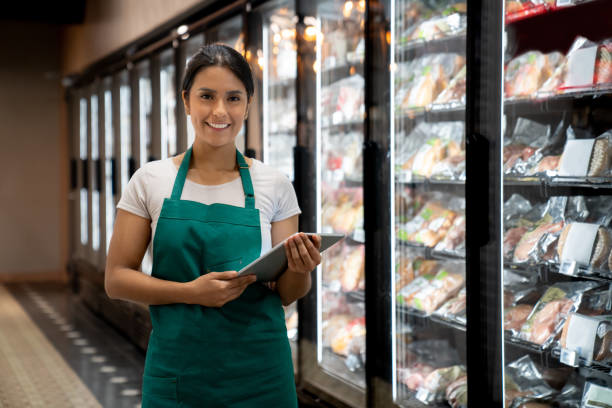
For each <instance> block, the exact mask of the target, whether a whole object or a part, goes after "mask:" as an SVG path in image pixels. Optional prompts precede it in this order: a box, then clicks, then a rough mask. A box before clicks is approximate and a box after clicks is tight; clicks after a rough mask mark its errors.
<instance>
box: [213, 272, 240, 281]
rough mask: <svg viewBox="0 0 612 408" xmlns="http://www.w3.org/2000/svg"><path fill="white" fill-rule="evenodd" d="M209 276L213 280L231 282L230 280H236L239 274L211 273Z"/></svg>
mask: <svg viewBox="0 0 612 408" xmlns="http://www.w3.org/2000/svg"><path fill="white" fill-rule="evenodd" d="M207 275H208V276H209V277H210V278H211V279H218V280H230V279H235V278H236V277H237V276H238V272H236V271H225V272H209V273H208V274H207Z"/></svg>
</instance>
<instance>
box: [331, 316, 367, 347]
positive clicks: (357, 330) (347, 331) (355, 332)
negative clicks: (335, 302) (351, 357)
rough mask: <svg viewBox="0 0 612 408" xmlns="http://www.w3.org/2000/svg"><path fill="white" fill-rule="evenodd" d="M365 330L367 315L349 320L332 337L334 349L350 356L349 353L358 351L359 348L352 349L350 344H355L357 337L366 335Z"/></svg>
mask: <svg viewBox="0 0 612 408" xmlns="http://www.w3.org/2000/svg"><path fill="white" fill-rule="evenodd" d="M365 330H366V329H365V317H359V318H357V319H353V320H351V321H349V322H348V323H347V324H346V325H345V326H344V327H342V328H341V329H340V330H338V331H337V332H336V333H335V335H334V336H333V337H332V338H331V344H330V345H331V348H332V351H333V352H334V353H336V354H340V355H342V356H348V354H349V353H355V352H357V353H358V352H359V350H351V349H350V347H349V346H350V345H351V344H353V343H352V342H353V340H354V339H355V338H358V337H365Z"/></svg>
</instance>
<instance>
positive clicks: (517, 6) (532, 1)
mask: <svg viewBox="0 0 612 408" xmlns="http://www.w3.org/2000/svg"><path fill="white" fill-rule="evenodd" d="M555 2H556V0H506V16H511V20H515V19H520V18H521V17H524V16H528V15H530V14H532V13H539V12H544V11H546V10H547V9H548V8H550V7H552V6H554V5H555ZM507 18H508V17H507Z"/></svg>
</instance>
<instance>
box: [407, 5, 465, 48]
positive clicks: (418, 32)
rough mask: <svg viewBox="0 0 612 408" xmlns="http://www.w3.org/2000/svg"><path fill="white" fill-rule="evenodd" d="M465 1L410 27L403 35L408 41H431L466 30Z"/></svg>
mask: <svg viewBox="0 0 612 408" xmlns="http://www.w3.org/2000/svg"><path fill="white" fill-rule="evenodd" d="M466 11H467V8H466V4H465V2H457V3H455V4H454V5H453V6H450V7H448V8H447V9H445V10H443V12H442V13H441V14H437V15H435V16H433V17H431V18H429V19H428V20H425V21H422V22H420V23H418V24H415V25H413V26H412V27H409V28H408V30H406V31H405V32H404V33H402V37H403V38H405V40H406V41H407V42H412V41H419V40H421V41H430V40H434V39H437V38H443V37H447V36H451V35H457V34H460V33H461V32H464V31H465V29H466V27H467V16H466Z"/></svg>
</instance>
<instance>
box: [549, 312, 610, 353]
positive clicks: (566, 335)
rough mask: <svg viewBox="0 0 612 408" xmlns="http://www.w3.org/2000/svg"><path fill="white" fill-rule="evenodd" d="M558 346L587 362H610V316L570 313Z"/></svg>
mask: <svg viewBox="0 0 612 408" xmlns="http://www.w3.org/2000/svg"><path fill="white" fill-rule="evenodd" d="M559 344H560V346H561V347H563V348H564V349H567V350H570V351H573V352H575V353H577V355H578V356H580V357H582V358H583V359H585V360H587V361H592V360H595V361H599V362H607V361H612V315H607V316H585V315H582V314H577V313H570V314H569V316H568V318H567V320H566V321H565V324H564V326H563V331H562V332H561V340H560V341H559Z"/></svg>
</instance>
